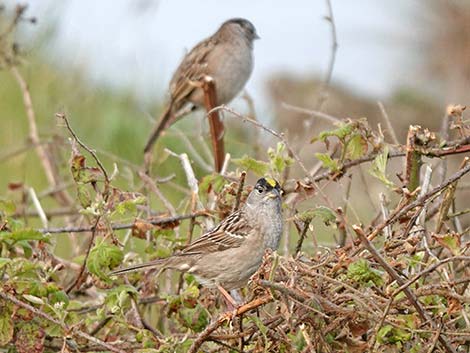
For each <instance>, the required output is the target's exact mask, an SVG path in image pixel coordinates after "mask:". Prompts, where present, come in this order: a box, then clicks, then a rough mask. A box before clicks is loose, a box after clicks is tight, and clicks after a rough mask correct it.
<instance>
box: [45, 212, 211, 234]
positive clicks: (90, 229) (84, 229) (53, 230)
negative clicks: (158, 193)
mask: <svg viewBox="0 0 470 353" xmlns="http://www.w3.org/2000/svg"><path fill="white" fill-rule="evenodd" d="M202 216H207V212H206V211H205V210H202V211H199V212H195V213H190V214H187V215H181V216H175V217H167V218H161V219H147V220H145V222H147V223H150V224H153V225H163V224H168V223H174V222H178V221H182V220H185V219H190V218H195V217H202ZM134 225H135V223H114V224H112V225H111V226H110V228H111V229H112V230H122V229H131V228H132V227H134ZM96 229H97V226H86V227H62V228H42V229H37V231H38V232H41V233H50V234H57V233H83V232H93V231H95V230H96Z"/></svg>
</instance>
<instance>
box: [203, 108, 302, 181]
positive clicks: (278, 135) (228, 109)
mask: <svg viewBox="0 0 470 353" xmlns="http://www.w3.org/2000/svg"><path fill="white" fill-rule="evenodd" d="M219 110H223V111H226V112H229V113H231V114H232V115H233V116H235V117H237V118H239V119H242V121H247V122H249V123H250V124H253V125H255V126H257V127H258V128H261V129H263V130H264V131H266V132H269V133H270V134H271V135H273V136H275V137H277V138H278V139H279V140H281V141H282V142H283V143H284V144H285V146H286V148H287V150H288V151H289V152H290V153H291V154H292V157H293V158H294V159H295V161H296V162H297V164H298V165H299V166H300V168H301V169H302V171H303V172H304V173H305V175H309V172H308V170H307V168H305V165H304V164H303V162H302V161H301V160H300V158H299V156H298V155H297V154H296V153H295V152H294V150H293V149H292V147H291V145H290V144H289V142H288V141H287V140H286V139H285V138H284V134H282V133H278V132H277V131H274V130H273V129H270V128H268V127H267V126H264V125H263V124H261V123H260V122H258V121H256V120H253V119H251V118H249V117H247V116H243V115H242V114H240V113H238V112H236V111H235V110H233V109H232V108H230V107H227V106H226V105H220V106H218V107H215V108H214V109H212V110H211V111H209V112H208V113H207V114H210V113H211V112H212V111H219Z"/></svg>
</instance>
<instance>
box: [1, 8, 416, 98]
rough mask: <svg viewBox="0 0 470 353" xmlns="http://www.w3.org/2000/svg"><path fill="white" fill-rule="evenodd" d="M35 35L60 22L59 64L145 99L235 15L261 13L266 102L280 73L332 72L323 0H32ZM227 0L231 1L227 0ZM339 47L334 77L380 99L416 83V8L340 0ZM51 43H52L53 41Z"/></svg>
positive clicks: (256, 89)
mask: <svg viewBox="0 0 470 353" xmlns="http://www.w3.org/2000/svg"><path fill="white" fill-rule="evenodd" d="M8 3H9V4H10V5H12V4H13V3H14V2H13V1H7V4H8ZM29 4H30V8H29V11H28V14H29V15H32V16H36V17H37V18H38V25H37V26H24V27H27V28H28V29H27V35H28V36H31V38H34V36H35V34H37V33H40V32H41V31H40V30H41V29H44V28H46V27H47V26H50V25H51V23H53V24H54V25H55V27H54V28H55V30H54V35H53V37H52V38H53V40H52V41H51V42H50V43H49V44H48V47H47V48H46V50H45V51H44V50H43V52H44V53H46V58H47V59H48V60H51V61H52V62H54V63H57V64H59V65H70V64H72V65H74V66H78V67H81V68H83V70H84V73H85V75H87V77H89V79H90V80H91V81H93V82H96V83H99V84H106V85H111V86H112V87H116V88H126V89H130V90H131V91H132V92H133V93H135V95H136V96H138V97H141V98H142V99H143V100H144V101H149V100H154V99H163V98H164V97H165V92H166V88H167V85H168V82H169V80H170V77H171V74H172V73H173V71H174V70H175V68H176V66H177V65H178V63H179V62H180V60H181V58H182V56H183V55H184V53H185V52H186V51H187V50H189V49H191V48H192V47H193V46H194V45H195V44H196V43H197V42H198V41H200V40H201V39H203V38H205V37H207V36H209V35H211V34H212V33H213V32H214V31H215V30H216V29H217V28H218V26H219V25H220V24H221V23H222V22H223V21H225V20H226V19H228V18H230V17H245V18H247V19H249V20H250V21H252V22H253V23H254V24H255V26H256V28H257V31H258V33H259V35H260V36H261V40H259V41H257V42H256V43H255V69H254V72H253V75H252V77H251V79H250V81H249V83H248V85H247V87H246V88H247V89H248V91H249V92H250V94H252V95H253V96H254V97H255V99H257V101H258V102H259V103H260V104H261V105H264V104H266V97H265V90H264V89H263V87H264V83H265V82H266V79H267V77H269V75H271V74H272V73H273V72H279V71H281V72H289V73H292V74H294V75H298V76H304V75H310V76H313V75H315V76H318V77H324V76H325V74H326V70H327V67H328V62H329V58H330V55H331V44H332V39H331V27H330V25H329V23H328V22H327V21H326V20H325V19H324V16H326V15H327V7H326V2H325V1H323V0H314V1H312V0H297V1H278V0H274V1H273V0H258V1H253V0H238V1H236V2H234V1H232V2H228V1H224V2H221V1H216V0H205V1H183V0H171V1H170V0H166V1H165V0H162V1H155V0H136V1H129V0H115V1H110V0H108V1H92V0H67V1H47V0H33V1H30V2H29ZM221 5H222V6H221ZM332 6H333V12H334V17H335V23H336V27H337V40H338V43H339V48H338V52H337V59H336V63H335V66H334V72H333V81H334V82H337V83H340V84H342V85H344V86H346V87H349V88H351V89H353V90H354V91H356V92H359V93H361V94H364V95H368V96H371V97H373V98H378V99H380V98H382V97H384V96H386V95H388V94H389V93H390V92H391V91H392V90H393V89H394V88H395V87H397V86H398V85H403V84H407V80H409V78H408V77H409V76H408V75H407V74H406V69H404V68H406V65H404V64H403V62H404V60H410V59H409V57H410V56H409V50H408V49H407V43H409V39H410V37H412V35H413V33H414V31H413V30H412V28H413V27H412V21H410V18H411V14H412V8H410V3H409V2H408V3H406V4H405V3H403V2H402V1H400V0H398V1H376V0H355V1H346V0H332ZM43 49H44V48H43Z"/></svg>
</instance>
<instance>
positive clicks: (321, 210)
mask: <svg viewBox="0 0 470 353" xmlns="http://www.w3.org/2000/svg"><path fill="white" fill-rule="evenodd" d="M315 217H319V218H320V219H321V220H322V221H323V223H325V225H327V226H328V225H330V224H335V223H336V214H335V212H334V211H333V210H332V209H331V208H328V207H326V206H317V207H315V208H314V209H310V210H307V211H304V212H301V213H299V214H297V215H296V218H297V219H299V220H300V221H302V222H310V221H311V220H312V219H314V218H315Z"/></svg>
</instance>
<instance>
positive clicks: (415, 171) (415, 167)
mask: <svg viewBox="0 0 470 353" xmlns="http://www.w3.org/2000/svg"><path fill="white" fill-rule="evenodd" d="M421 130H422V129H421V127H420V126H418V125H410V127H409V129H408V135H407V137H406V158H405V185H406V187H407V188H408V190H409V191H410V192H413V191H414V190H415V189H416V188H417V187H418V186H419V184H420V181H419V176H420V175H419V170H420V168H421V163H422V161H421V154H420V153H419V152H418V151H416V149H415V144H416V140H417V137H416V135H417V134H418V133H419V132H421Z"/></svg>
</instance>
